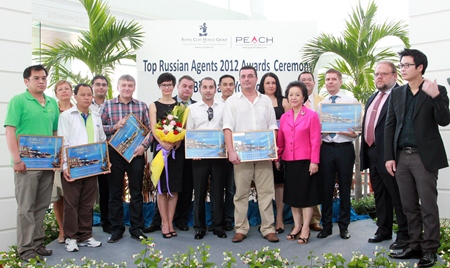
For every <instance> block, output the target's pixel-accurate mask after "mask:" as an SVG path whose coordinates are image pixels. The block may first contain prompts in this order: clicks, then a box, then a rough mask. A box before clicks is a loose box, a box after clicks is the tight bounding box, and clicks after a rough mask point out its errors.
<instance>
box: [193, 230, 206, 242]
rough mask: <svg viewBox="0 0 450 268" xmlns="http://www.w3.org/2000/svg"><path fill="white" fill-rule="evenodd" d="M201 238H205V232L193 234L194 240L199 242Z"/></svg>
mask: <svg viewBox="0 0 450 268" xmlns="http://www.w3.org/2000/svg"><path fill="white" fill-rule="evenodd" d="M203 237H205V232H204V231H196V232H195V236H194V239H196V240H200V239H203Z"/></svg>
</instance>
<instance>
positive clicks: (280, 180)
mask: <svg viewBox="0 0 450 268" xmlns="http://www.w3.org/2000/svg"><path fill="white" fill-rule="evenodd" d="M259 92H261V93H262V94H265V95H267V96H268V97H269V98H270V99H271V100H272V106H273V108H274V110H275V116H276V118H277V121H278V120H280V118H281V116H282V115H283V114H284V113H285V112H286V111H288V110H289V109H291V106H290V104H289V102H288V101H287V99H286V98H284V97H283V93H281V85H280V80H279V79H278V76H276V75H275V74H274V73H266V74H265V75H263V77H262V78H261V81H260V82H259ZM273 178H274V184H275V205H276V212H277V213H276V215H277V216H276V226H275V232H276V233H277V234H281V233H283V232H284V222H283V210H284V203H283V191H284V190H283V189H284V172H283V171H280V170H278V169H276V168H275V166H273Z"/></svg>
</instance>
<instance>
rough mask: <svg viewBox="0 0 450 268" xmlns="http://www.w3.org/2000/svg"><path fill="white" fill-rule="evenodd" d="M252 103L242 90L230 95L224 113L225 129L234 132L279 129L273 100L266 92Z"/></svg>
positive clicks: (259, 94)
mask: <svg viewBox="0 0 450 268" xmlns="http://www.w3.org/2000/svg"><path fill="white" fill-rule="evenodd" d="M257 94H258V96H257V97H256V98H255V100H254V101H253V103H251V102H250V101H249V100H248V99H247V98H246V97H245V96H244V94H242V92H239V93H235V94H233V95H232V96H230V97H229V98H228V99H227V101H226V103H225V109H224V114H223V129H229V130H231V131H232V132H244V131H251V130H269V129H278V125H277V120H276V119H275V111H274V110H273V105H272V101H271V100H270V98H269V97H268V96H266V95H264V94H261V93H259V92H257Z"/></svg>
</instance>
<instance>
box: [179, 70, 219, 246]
mask: <svg viewBox="0 0 450 268" xmlns="http://www.w3.org/2000/svg"><path fill="white" fill-rule="evenodd" d="M200 94H201V95H202V100H201V101H199V102H197V103H195V104H192V105H191V106H189V109H190V112H189V117H188V120H187V125H186V129H187V130H188V131H189V130H195V129H213V130H222V115H223V109H224V107H225V104H224V103H223V102H222V101H220V100H216V99H215V98H214V95H215V94H216V82H215V81H214V79H212V78H210V77H205V78H203V79H202V80H201V81H200ZM205 143H207V139H206V141H205ZM206 145H207V144H206ZM226 162H227V160H226V159H194V160H193V161H192V172H193V175H194V178H195V180H194V229H195V236H194V239H203V237H204V236H205V234H206V216H205V215H206V213H205V198H206V192H207V190H208V179H209V178H211V190H212V191H214V192H213V193H212V195H211V197H212V198H214V202H212V203H213V204H214V213H215V214H214V222H213V224H212V226H213V234H214V235H217V237H219V238H226V237H227V235H226V234H225V232H224V231H223V229H222V215H223V205H224V200H223V188H224V182H225V167H226Z"/></svg>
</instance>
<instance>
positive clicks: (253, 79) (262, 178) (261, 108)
mask: <svg viewBox="0 0 450 268" xmlns="http://www.w3.org/2000/svg"><path fill="white" fill-rule="evenodd" d="M257 81H258V76H257V74H256V69H255V68H254V67H252V66H244V67H242V68H241V70H240V71H239V82H240V84H241V89H242V90H241V92H239V93H236V94H233V95H232V96H231V97H229V98H228V99H227V102H226V104H225V111H224V116H223V131H224V135H225V144H226V146H227V151H228V159H229V161H230V162H231V163H232V164H233V165H234V180H235V183H236V194H235V196H234V206H235V209H234V221H235V224H234V226H235V230H236V234H235V235H234V237H233V239H232V241H233V242H234V243H239V242H242V241H243V240H244V239H245V238H246V237H247V233H248V231H249V229H250V225H249V222H248V218H247V212H248V193H249V190H250V185H251V182H252V178H253V177H254V181H255V186H256V190H257V191H258V207H259V213H260V215H261V229H260V230H261V233H262V235H263V236H264V238H265V239H267V240H268V241H269V242H278V241H279V240H278V237H277V236H276V235H275V228H274V226H273V219H274V217H273V208H272V199H273V196H274V186H273V172H272V162H271V161H267V160H266V161H252V162H243V163H241V159H240V158H239V155H238V154H237V153H236V151H235V150H234V146H233V142H232V140H233V139H232V133H233V132H246V131H252V130H269V129H273V130H276V129H278V126H277V121H276V119H275V112H274V110H273V106H272V101H271V100H270V99H269V97H267V96H266V95H263V94H260V93H259V92H258V91H257V90H256V83H257ZM214 213H215V215H216V214H217V213H216V212H214Z"/></svg>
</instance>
